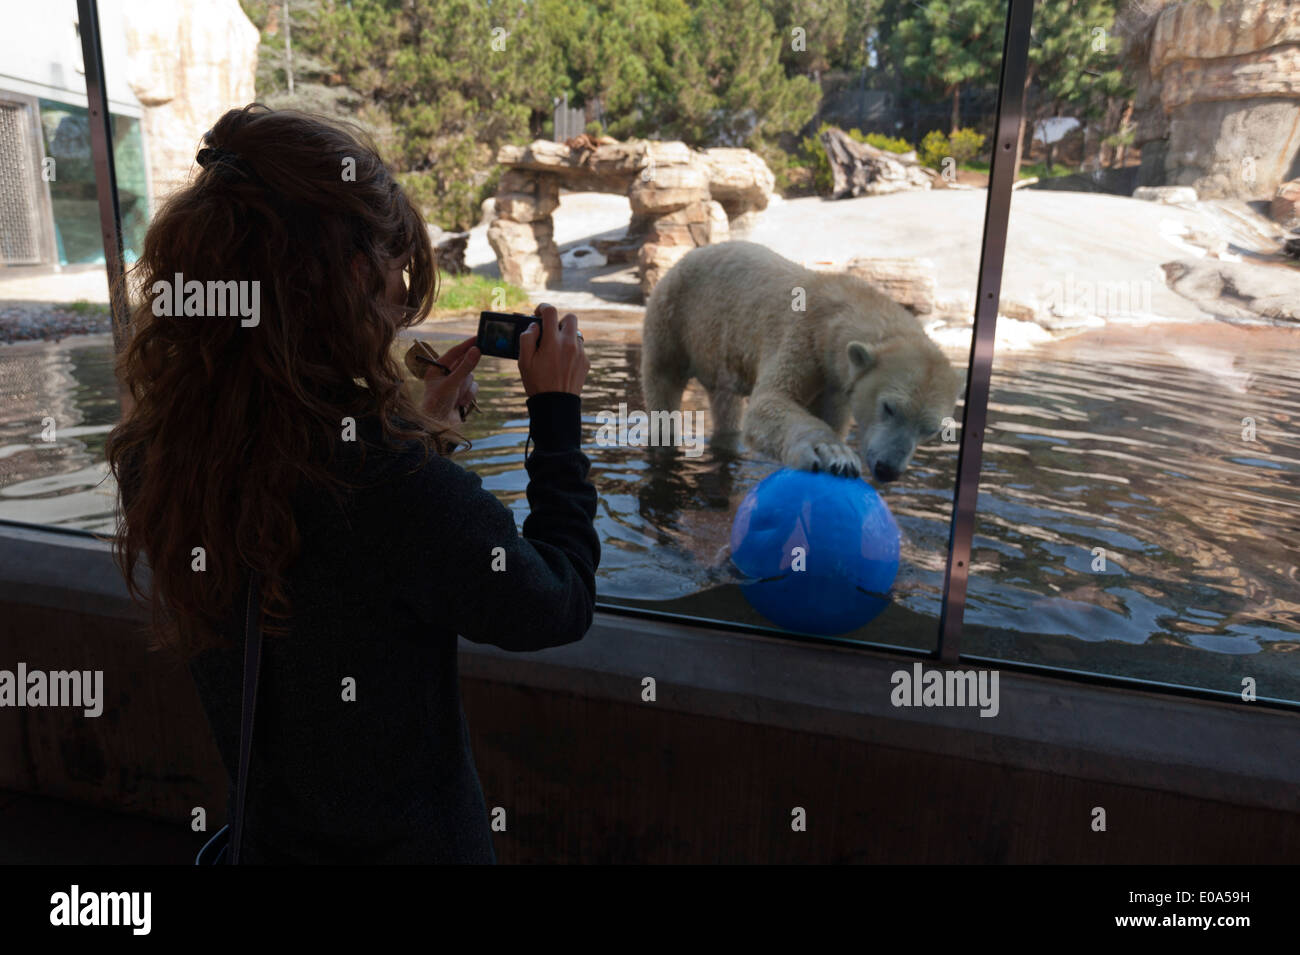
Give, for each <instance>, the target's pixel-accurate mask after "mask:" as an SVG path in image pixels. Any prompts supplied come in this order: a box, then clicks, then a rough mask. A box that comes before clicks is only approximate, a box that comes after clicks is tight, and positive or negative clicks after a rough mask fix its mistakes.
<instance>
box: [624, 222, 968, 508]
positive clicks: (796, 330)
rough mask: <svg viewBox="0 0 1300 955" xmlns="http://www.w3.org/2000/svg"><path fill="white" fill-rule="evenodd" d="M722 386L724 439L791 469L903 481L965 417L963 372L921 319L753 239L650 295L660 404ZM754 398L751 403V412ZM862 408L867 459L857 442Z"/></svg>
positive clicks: (667, 408)
mask: <svg viewBox="0 0 1300 955" xmlns="http://www.w3.org/2000/svg"><path fill="white" fill-rule="evenodd" d="M692 378H694V379H696V380H698V381H699V382H700V384H702V385H703V386H704V388H705V389H706V391H707V392H708V395H709V406H710V408H711V410H712V413H713V438H712V444H713V446H714V447H719V448H731V449H734V447H735V446H736V444H737V443H738V439H739V438H740V437H742V436H743V438H744V440H745V442H746V443H747V444H748V445H749V446H750V447H751V448H754V449H755V450H757V451H760V452H762V453H764V454H767V455H769V456H770V457H774V458H776V459H778V460H779V461H781V462H782V463H784V464H785V465H787V466H788V467H794V468H801V469H803V470H807V471H818V470H822V471H830V472H832V473H835V474H843V475H849V476H853V477H857V476H859V475H860V474H861V473H862V462H863V461H865V462H866V465H867V471H868V472H869V473H870V474H871V476H873V477H874V478H875V479H876V480H877V481H879V482H887V481H893V480H896V479H897V478H898V477H899V475H901V474H902V473H903V471H904V470H906V468H907V466H908V463H909V462H910V461H911V459H912V454H913V453H914V452H915V450H916V446H917V444H918V443H920V442H921V441H925V440H927V439H929V438H933V437H934V436H935V435H936V434H937V433H938V432H939V430H940V429H941V428H942V427H943V421H944V418H946V417H948V416H950V415H951V414H952V413H953V408H954V406H955V403H956V399H957V393H958V390H959V388H960V387H961V379H960V377H959V376H958V374H957V372H956V371H955V370H954V369H953V367H952V365H951V364H950V363H949V362H948V360H947V359H946V358H945V357H944V355H943V352H941V351H940V350H939V348H938V346H937V345H935V344H934V342H932V341H931V340H930V339H929V338H928V337H927V336H926V335H925V332H924V331H923V329H922V328H921V324H920V322H918V321H917V319H916V317H915V316H914V315H912V314H911V313H910V312H908V311H907V310H906V309H905V308H903V307H902V306H901V305H899V304H898V303H897V302H895V301H893V300H892V299H890V298H889V297H888V296H886V295H885V294H883V293H882V292H880V291H879V290H877V289H875V288H873V287H872V286H871V285H869V284H867V283H866V282H865V281H863V280H862V279H860V278H857V277H856V276H852V275H847V274H842V273H828V272H814V271H812V270H810V269H805V268H803V267H802V266H800V265H796V264H795V263H794V262H791V261H789V260H788V259H784V258H782V257H781V256H779V255H777V254H776V253H775V252H773V251H771V250H770V249H767V248H765V247H764V246H761V245H756V244H754V243H752V242H724V243H721V244H719V245H710V246H704V247H703V248H699V249H695V250H693V251H692V252H690V253H688V254H687V255H686V256H685V257H684V258H683V259H682V260H681V261H680V262H678V263H677V264H676V265H675V266H674V267H673V268H672V270H671V271H669V273H668V274H667V275H665V276H664V278H663V279H662V280H661V281H660V282H659V284H658V285H657V286H656V287H655V289H654V291H653V292H652V293H651V295H650V300H649V302H648V303H647V304H646V315H645V326H644V330H643V333H642V354H641V383H642V388H643V390H644V392H645V399H646V404H647V410H649V411H651V412H655V411H660V412H666V413H669V414H671V412H674V411H677V410H679V409H680V407H681V397H682V392H683V391H684V390H685V388H686V384H687V383H688V382H689V381H690V380H691V379H692ZM746 398H748V407H747V408H744V413H743V420H742V407H743V406H744V403H745V399H746ZM850 415H852V417H853V418H855V419H856V420H857V422H858V425H859V426H860V433H861V446H860V447H861V457H859V454H858V453H857V452H855V451H854V449H853V448H851V447H849V446H848V445H847V444H845V435H846V434H847V432H848V428H849V423H850V422H849V417H850Z"/></svg>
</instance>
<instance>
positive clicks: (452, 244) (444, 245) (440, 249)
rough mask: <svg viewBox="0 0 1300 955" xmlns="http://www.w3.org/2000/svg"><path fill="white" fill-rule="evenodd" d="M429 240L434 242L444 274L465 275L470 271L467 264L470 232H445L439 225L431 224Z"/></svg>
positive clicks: (435, 251) (434, 248)
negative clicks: (466, 256)
mask: <svg viewBox="0 0 1300 955" xmlns="http://www.w3.org/2000/svg"><path fill="white" fill-rule="evenodd" d="M429 241H430V242H432V243H433V251H434V257H435V259H436V261H437V263H438V271H439V272H442V273H443V274H444V275H464V274H466V273H467V272H468V271H469V267H468V266H467V265H465V249H466V248H467V247H468V246H469V233H468V232H444V231H443V230H442V229H440V228H439V227H438V226H436V225H430V226H429Z"/></svg>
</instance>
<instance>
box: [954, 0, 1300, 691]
mask: <svg viewBox="0 0 1300 955" xmlns="http://www.w3.org/2000/svg"><path fill="white" fill-rule="evenodd" d="M1065 6H1066V5H1063V4H1043V5H1039V7H1038V10H1037V12H1036V14H1035V16H1036V19H1035V25H1034V46H1033V52H1032V54H1031V62H1032V64H1033V82H1032V85H1031V86H1030V88H1029V91H1028V106H1029V118H1030V122H1029V123H1027V126H1028V129H1029V132H1028V135H1027V137H1026V141H1025V144H1024V151H1025V154H1024V167H1023V169H1024V172H1025V173H1032V174H1033V175H1035V176H1037V177H1038V181H1037V182H1034V183H1032V184H1028V185H1027V187H1026V188H1024V189H1021V190H1018V191H1017V192H1016V193H1015V194H1014V198H1013V202H1012V208H1011V220H1010V231H1009V236H1008V246H1007V258H1006V267H1005V273H1004V281H1003V286H1002V289H1003V299H1002V304H1001V309H1000V311H1001V315H1000V317H999V321H998V324H999V343H998V350H997V357H996V361H995V368H994V377H993V386H992V396H991V400H990V407H989V422H988V425H989V427H988V434H987V439H986V442H985V445H984V469H983V475H982V479H981V494H980V500H979V521H978V525H977V528H976V538H975V547H974V552H973V554H972V560H971V567H972V578H971V586H970V600H969V603H968V605H967V609H966V618H965V619H966V631H965V636H964V639H963V644H962V650H963V652H964V653H970V654H976V655H981V656H989V657H994V658H998V659H1004V660H1013V661H1019V662H1025V663H1033V664H1041V665H1045V666H1052V667H1061V668H1065V669H1070V670H1078V671H1084V672H1088V673H1096V674H1105V675H1108V676H1117V677H1127V678H1133V679H1139V680H1147V681H1156V682H1160V683H1166V684H1174V685H1178V686H1185V687H1196V688H1203V689H1211V690H1217V691H1223V692H1226V693H1232V694H1241V693H1243V692H1244V691H1247V690H1252V691H1253V692H1254V693H1256V694H1257V695H1258V696H1259V697H1262V698H1263V697H1267V698H1272V699H1282V700H1290V701H1297V700H1300V654H1297V653H1296V651H1297V650H1300V640H1298V639H1297V637H1298V635H1300V586H1298V583H1297V578H1296V570H1295V564H1296V549H1295V547H1296V544H1295V542H1296V539H1297V534H1296V531H1297V528H1298V527H1300V481H1297V475H1298V473H1300V436H1298V435H1297V430H1296V421H1297V415H1298V414H1300V390H1298V389H1297V385H1296V382H1297V380H1298V379H1297V376H1296V369H1297V368H1298V367H1300V333H1298V332H1297V330H1296V327H1295V322H1296V320H1297V317H1300V313H1297V311H1296V304H1295V303H1297V302H1300V272H1297V270H1296V267H1295V262H1294V258H1288V256H1287V255H1286V254H1285V251H1284V248H1285V238H1286V233H1285V229H1286V228H1291V227H1294V226H1296V225H1300V223H1297V222H1296V221H1295V219H1294V204H1292V205H1290V206H1287V205H1286V203H1285V201H1283V200H1281V199H1278V198H1277V197H1279V196H1280V195H1285V194H1286V191H1287V189H1288V187H1287V186H1286V182H1287V180H1288V179H1291V178H1293V177H1294V176H1295V174H1296V172H1297V167H1296V163H1297V158H1298V157H1297V154H1296V143H1295V142H1294V140H1293V139H1292V140H1287V139H1286V135H1287V134H1286V133H1285V129H1290V128H1294V124H1295V123H1296V121H1297V119H1300V101H1297V100H1295V99H1294V98H1291V99H1285V100H1279V99H1270V98H1269V97H1268V96H1267V95H1266V89H1265V85H1264V84H1265V83H1266V82H1267V77H1265V76H1263V75H1261V74H1260V73H1259V72H1258V71H1251V70H1249V69H1245V68H1244V64H1248V63H1252V62H1255V61H1257V60H1258V61H1269V60H1270V54H1269V53H1268V52H1267V51H1269V50H1270V49H1271V48H1272V47H1274V46H1275V45H1276V44H1278V43H1281V42H1283V39H1284V37H1282V36H1281V35H1280V33H1278V31H1281V30H1283V26H1282V25H1281V24H1280V21H1279V22H1278V23H1273V22H1270V23H1269V24H1261V25H1260V28H1259V30H1257V31H1254V32H1250V31H1247V32H1244V33H1243V32H1240V31H1237V30H1236V29H1235V28H1234V25H1233V21H1232V20H1231V16H1232V11H1233V10H1234V9H1237V7H1236V6H1234V5H1232V4H1226V3H1225V4H1221V5H1219V4H1179V5H1177V6H1175V7H1169V8H1167V9H1164V10H1163V11H1158V12H1155V13H1149V14H1141V15H1139V14H1138V13H1136V12H1135V13H1133V14H1132V15H1131V16H1129V17H1127V18H1121V19H1120V20H1118V21H1116V20H1114V19H1113V18H1111V17H1110V16H1109V15H1108V14H1105V13H1104V12H1103V11H1104V8H1105V5H1097V6H1096V8H1095V16H1094V15H1093V14H1092V13H1091V12H1090V13H1089V15H1088V16H1082V17H1081V18H1079V17H1073V16H1066V15H1064V14H1063V11H1064V8H1065ZM1135 6H1136V5H1135ZM1087 9H1088V10H1089V11H1092V10H1093V8H1087ZM1202 39H1205V42H1204V43H1202V42H1201V40H1202ZM1292 39H1294V38H1292ZM1215 77H1218V78H1219V79H1221V80H1222V84H1220V85H1216V83H1217V82H1218V81H1217V80H1214V78H1215ZM1031 136H1032V137H1033V141H1032V144H1031V141H1030V137H1031ZM1289 188H1290V189H1291V190H1292V192H1291V195H1292V197H1293V198H1294V195H1295V192H1294V189H1295V186H1294V184H1292V186H1291V187H1289ZM1288 217H1290V218H1288Z"/></svg>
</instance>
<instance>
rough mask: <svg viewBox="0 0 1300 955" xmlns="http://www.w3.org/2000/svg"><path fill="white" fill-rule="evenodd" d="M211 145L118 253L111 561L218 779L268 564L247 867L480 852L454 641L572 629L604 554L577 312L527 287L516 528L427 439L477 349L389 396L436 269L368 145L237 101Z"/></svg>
mask: <svg viewBox="0 0 1300 955" xmlns="http://www.w3.org/2000/svg"><path fill="white" fill-rule="evenodd" d="M205 141H206V145H205V147H204V148H203V149H202V150H200V152H199V156H198V161H199V164H200V165H201V166H202V167H203V168H202V169H201V170H200V172H199V174H198V177H197V178H196V180H195V181H194V182H193V184H192V185H190V186H189V187H187V188H185V189H182V190H180V191H179V192H178V193H176V194H175V195H174V196H173V197H171V198H170V199H169V200H168V202H167V204H166V206H165V207H164V208H163V209H162V211H161V212H160V213H159V214H158V216H157V218H156V219H155V220H154V222H153V224H152V226H151V227H150V229H149V233H148V236H147V237H146V239H145V247H144V253H143V256H142V258H141V260H140V261H139V263H138V264H137V265H136V266H135V267H134V269H133V270H132V278H133V281H135V282H136V284H137V287H138V289H139V290H140V291H141V293H142V294H143V295H144V299H143V300H142V301H141V303H140V304H139V305H138V306H136V308H135V310H134V313H133V318H132V325H133V328H132V337H131V341H130V344H129V346H128V348H127V349H126V350H125V351H124V353H123V355H122V357H121V359H120V362H119V373H120V375H121V379H122V381H123V383H124V385H125V387H126V388H127V389H128V391H129V397H130V402H129V404H130V405H131V406H130V408H129V411H128V412H127V414H126V416H125V418H124V420H123V421H122V423H121V424H120V425H119V426H118V427H117V428H116V429H115V430H114V432H113V434H112V436H111V437H110V440H109V444H108V458H109V462H110V465H111V467H112V469H113V472H114V474H115V476H116V477H117V480H118V486H119V487H120V488H121V521H120V527H119V537H118V542H117V548H118V556H119V560H120V562H121V564H122V567H123V571H124V573H125V574H126V576H127V579H128V581H129V583H130V586H131V587H132V591H133V593H135V594H136V596H137V597H139V598H140V599H142V600H144V601H146V602H148V604H149V605H150V607H151V609H152V612H153V622H154V632H155V633H156V634H157V640H156V641H155V645H157V646H162V647H167V648H170V649H173V650H176V651H178V652H180V653H181V654H183V655H184V657H185V658H186V659H187V661H188V663H189V669H190V672H191V673H192V675H193V677H194V680H195V683H196V685H197V687H198V690H199V694H200V697H201V699H202V702H203V706H204V708H205V711H206V713H207V716H208V720H209V723H210V725H211V728H212V732H213V734H214V736H215V738H216V742H217V746H218V748H219V750H220V752H221V756H222V759H223V761H224V763H225V767H226V771H227V773H228V774H229V775H230V777H231V778H232V780H233V778H234V777H235V774H236V771H237V768H238V756H237V741H238V736H239V728H240V726H239V724H240V707H241V686H242V678H243V675H242V661H243V656H242V654H243V642H244V641H243V634H244V628H243V613H242V611H243V609H244V604H243V601H244V600H245V599H246V596H247V593H248V591H247V589H246V588H247V587H248V583H249V580H250V571H255V572H257V573H258V574H259V575H260V578H261V581H262V584H261V593H262V599H261V609H262V612H263V617H262V619H263V631H264V633H265V635H266V636H265V639H264V641H263V649H262V665H261V679H260V689H259V697H258V704H257V720H256V732H255V733H254V738H253V752H252V759H251V764H250V769H249V783H248V793H247V801H246V809H245V817H244V836H243V841H242V857H241V861H242V862H247V863H308V862H311V863H367V862H374V863H397V862H492V861H495V857H494V854H493V850H492V843H491V838H490V832H489V824H488V816H487V810H486V806H485V803H484V798H483V794H482V791H481V788H480V786H479V781H478V777H477V773H476V771H475V768H474V762H473V758H472V756H471V754H470V748H469V737H468V732H467V729H466V724H465V717H464V713H463V711H462V709H461V703H460V693H459V687H458V678H457V666H456V640H457V635H458V634H459V635H462V636H464V637H466V638H468V639H470V640H473V641H478V642H484V643H491V644H495V645H496V646H499V647H504V648H506V649H510V650H536V649H540V648H543V647H550V646H557V645H560V644H565V643H570V642H573V641H575V640H578V639H581V637H582V635H583V634H584V633H585V632H586V630H587V628H588V627H589V626H590V623H591V618H592V608H593V604H594V599H595V571H596V567H597V564H598V562H599V557H600V546H599V542H598V540H597V537H596V534H595V531H594V529H593V527H592V519H593V517H594V515H595V509H596V492H595V489H594V488H593V487H592V486H591V484H590V483H588V481H587V479H586V475H587V469H588V467H589V461H588V460H587V458H586V457H585V456H584V455H583V454H582V452H581V451H580V450H579V440H580V402H581V399H580V394H581V391H582V384H583V382H584V380H585V378H586V374H587V370H588V367H589V365H588V362H587V359H586V356H585V354H584V352H583V346H582V339H581V335H580V334H579V333H578V328H577V319H576V318H575V317H574V316H573V315H566V316H565V317H564V319H563V320H560V319H559V318H558V316H557V315H556V312H555V309H553V308H550V307H549V306H542V307H540V308H539V309H538V311H537V317H538V319H539V321H538V322H536V323H534V324H533V325H532V326H531V327H530V328H529V330H528V332H527V333H526V334H525V336H524V340H523V345H522V354H521V357H520V361H519V371H520V377H521V378H522V380H523V384H524V388H525V391H526V393H527V395H528V399H527V406H528V411H529V418H530V437H531V447H532V450H531V452H530V453H529V454H528V455H527V456H526V467H527V470H528V474H529V479H530V480H529V485H528V501H529V506H530V514H529V516H528V518H527V520H526V521H525V522H524V527H523V535H522V536H521V535H520V534H519V532H518V531H517V530H516V527H515V520H514V517H513V516H512V514H511V512H510V511H509V510H508V509H507V508H506V507H504V506H503V505H502V504H501V503H500V502H498V501H497V500H496V498H494V497H493V496H492V495H491V494H489V493H488V492H486V491H485V490H483V488H482V487H481V483H480V480H479V479H478V477H476V476H475V475H473V474H471V473H470V472H468V471H465V470H463V469H461V468H460V467H459V466H457V465H456V464H455V463H453V462H452V461H451V460H449V459H448V458H447V457H446V456H444V454H443V453H442V452H443V451H445V450H446V449H448V448H449V447H451V446H453V445H454V444H455V443H456V442H457V441H459V440H460V439H461V438H460V434H459V433H458V431H457V426H459V425H460V424H461V420H462V417H463V415H464V413H465V411H464V409H466V408H467V406H469V405H470V404H471V403H472V401H473V398H474V394H475V392H476V391H477V386H476V385H475V384H474V381H473V376H472V371H473V369H474V366H475V364H476V363H477V361H478V358H479V355H478V351H477V349H475V348H474V347H473V340H472V339H471V340H470V341H467V342H464V343H462V344H460V345H458V346H456V347H455V348H453V349H451V350H450V351H449V352H448V353H447V354H446V355H444V356H443V359H442V361H443V364H445V365H446V366H447V367H448V368H449V369H450V373H449V374H446V375H445V377H443V375H444V373H443V372H442V371H439V370H437V369H432V370H431V372H430V373H429V374H428V375H427V376H426V385H425V391H424V397H423V401H422V402H421V403H420V404H418V405H417V404H416V403H415V402H413V401H412V400H411V399H409V398H407V397H406V396H405V395H404V393H403V390H402V388H401V375H400V372H399V370H398V365H397V363H396V361H395V360H394V358H393V356H392V346H393V344H394V339H395V337H396V334H397V331H398V329H400V328H402V327H405V326H409V325H413V324H415V323H417V322H419V321H421V320H423V319H424V318H425V317H426V316H427V315H428V313H429V310H430V307H431V306H432V304H433V301H434V298H435V292H436V284H437V277H436V267H435V260H434V256H433V251H432V249H431V246H430V243H429V238H428V233H427V231H426V227H425V224H424V222H423V221H422V220H421V217H420V215H419V213H418V212H417V211H416V210H415V208H414V207H413V206H412V205H411V203H410V201H409V200H408V199H407V197H406V196H405V194H404V193H403V191H402V189H401V188H400V186H398V184H397V183H396V182H395V181H394V180H393V178H392V176H391V175H390V174H389V173H388V171H387V170H386V169H385V167H384V165H383V163H382V161H381V160H380V159H379V157H378V155H377V154H376V152H375V150H374V149H373V147H371V146H369V145H366V144H364V143H363V142H362V141H361V140H360V139H359V138H358V137H357V135H356V134H354V133H352V132H349V131H347V130H346V129H344V128H342V127H340V126H336V125H332V124H329V123H327V122H324V121H320V120H317V119H314V118H311V117H308V116H305V115H302V114H298V113H294V112H289V111H271V110H267V109H265V108H264V107H261V106H257V105H254V106H250V107H247V108H245V109H242V110H233V111H231V112H229V113H227V114H226V115H225V116H223V117H222V118H221V120H220V121H219V122H218V123H217V124H216V126H214V127H213V129H212V130H211V131H210V133H209V134H208V135H207V137H205ZM404 276H405V278H404ZM408 280H409V281H408ZM194 281H197V282H199V283H203V284H201V285H199V286H193V285H191V284H190V283H191V282H194ZM231 281H233V282H236V283H240V284H239V285H238V286H236V287H237V288H238V290H239V291H240V293H241V294H242V295H243V296H244V297H243V298H242V299H240V302H241V306H247V307H241V309H240V310H239V311H238V312H237V313H234V311H233V310H232V309H230V308H225V309H221V308H217V309H213V308H211V307H210V306H211V305H212V304H213V301H214V296H213V295H212V294H207V296H206V297H205V296H204V295H203V294H197V293H196V296H195V297H196V299H198V300H199V301H198V305H197V306H196V308H197V310H199V311H202V312H203V314H198V315H195V314H190V315H184V316H175V317H171V316H169V315H168V314H166V313H169V312H174V311H176V309H175V308H173V307H171V305H170V304H169V303H174V302H176V301H177V297H176V296H174V295H172V294H171V290H172V288H173V283H178V282H179V283H182V287H183V289H184V290H185V294H186V296H187V300H188V296H189V295H190V293H191V292H192V291H194V290H195V289H199V290H203V289H209V290H210V289H211V288H212V287H213V286H212V285H209V284H208V283H228V282H231ZM216 287H217V288H218V289H227V290H228V289H230V288H232V286H228V285H219V286H216ZM216 299H217V301H218V304H220V302H221V297H220V295H217V296H216ZM250 299H251V301H250ZM226 301H227V302H228V301H229V298H227V299H226ZM254 312H255V313H256V319H255V320H253V319H250V318H249V317H248V316H249V315H252V314H253V313H254ZM160 313H162V314H160ZM458 411H459V413H458ZM142 561H143V562H145V563H147V565H148V567H149V570H150V580H149V581H148V582H147V583H140V582H139V581H138V580H137V574H136V569H137V565H138V564H140V563H141V562H142ZM232 791H233V790H232Z"/></svg>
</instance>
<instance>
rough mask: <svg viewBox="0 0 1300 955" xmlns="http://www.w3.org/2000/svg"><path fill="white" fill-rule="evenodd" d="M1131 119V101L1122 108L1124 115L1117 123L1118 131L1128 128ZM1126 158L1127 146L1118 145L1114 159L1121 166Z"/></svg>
mask: <svg viewBox="0 0 1300 955" xmlns="http://www.w3.org/2000/svg"><path fill="white" fill-rule="evenodd" d="M1132 119H1133V100H1129V101H1128V105H1127V106H1125V107H1124V115H1123V116H1122V117H1120V121H1119V128H1120V130H1121V131H1122V130H1124V129H1125V128H1126V127H1127V126H1128V124H1129V121H1130V120H1132ZM1127 158H1128V146H1127V145H1125V144H1124V143H1120V147H1119V150H1118V153H1117V157H1116V159H1117V162H1118V164H1119V165H1121V166H1123V165H1124V160H1125V159H1127Z"/></svg>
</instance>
